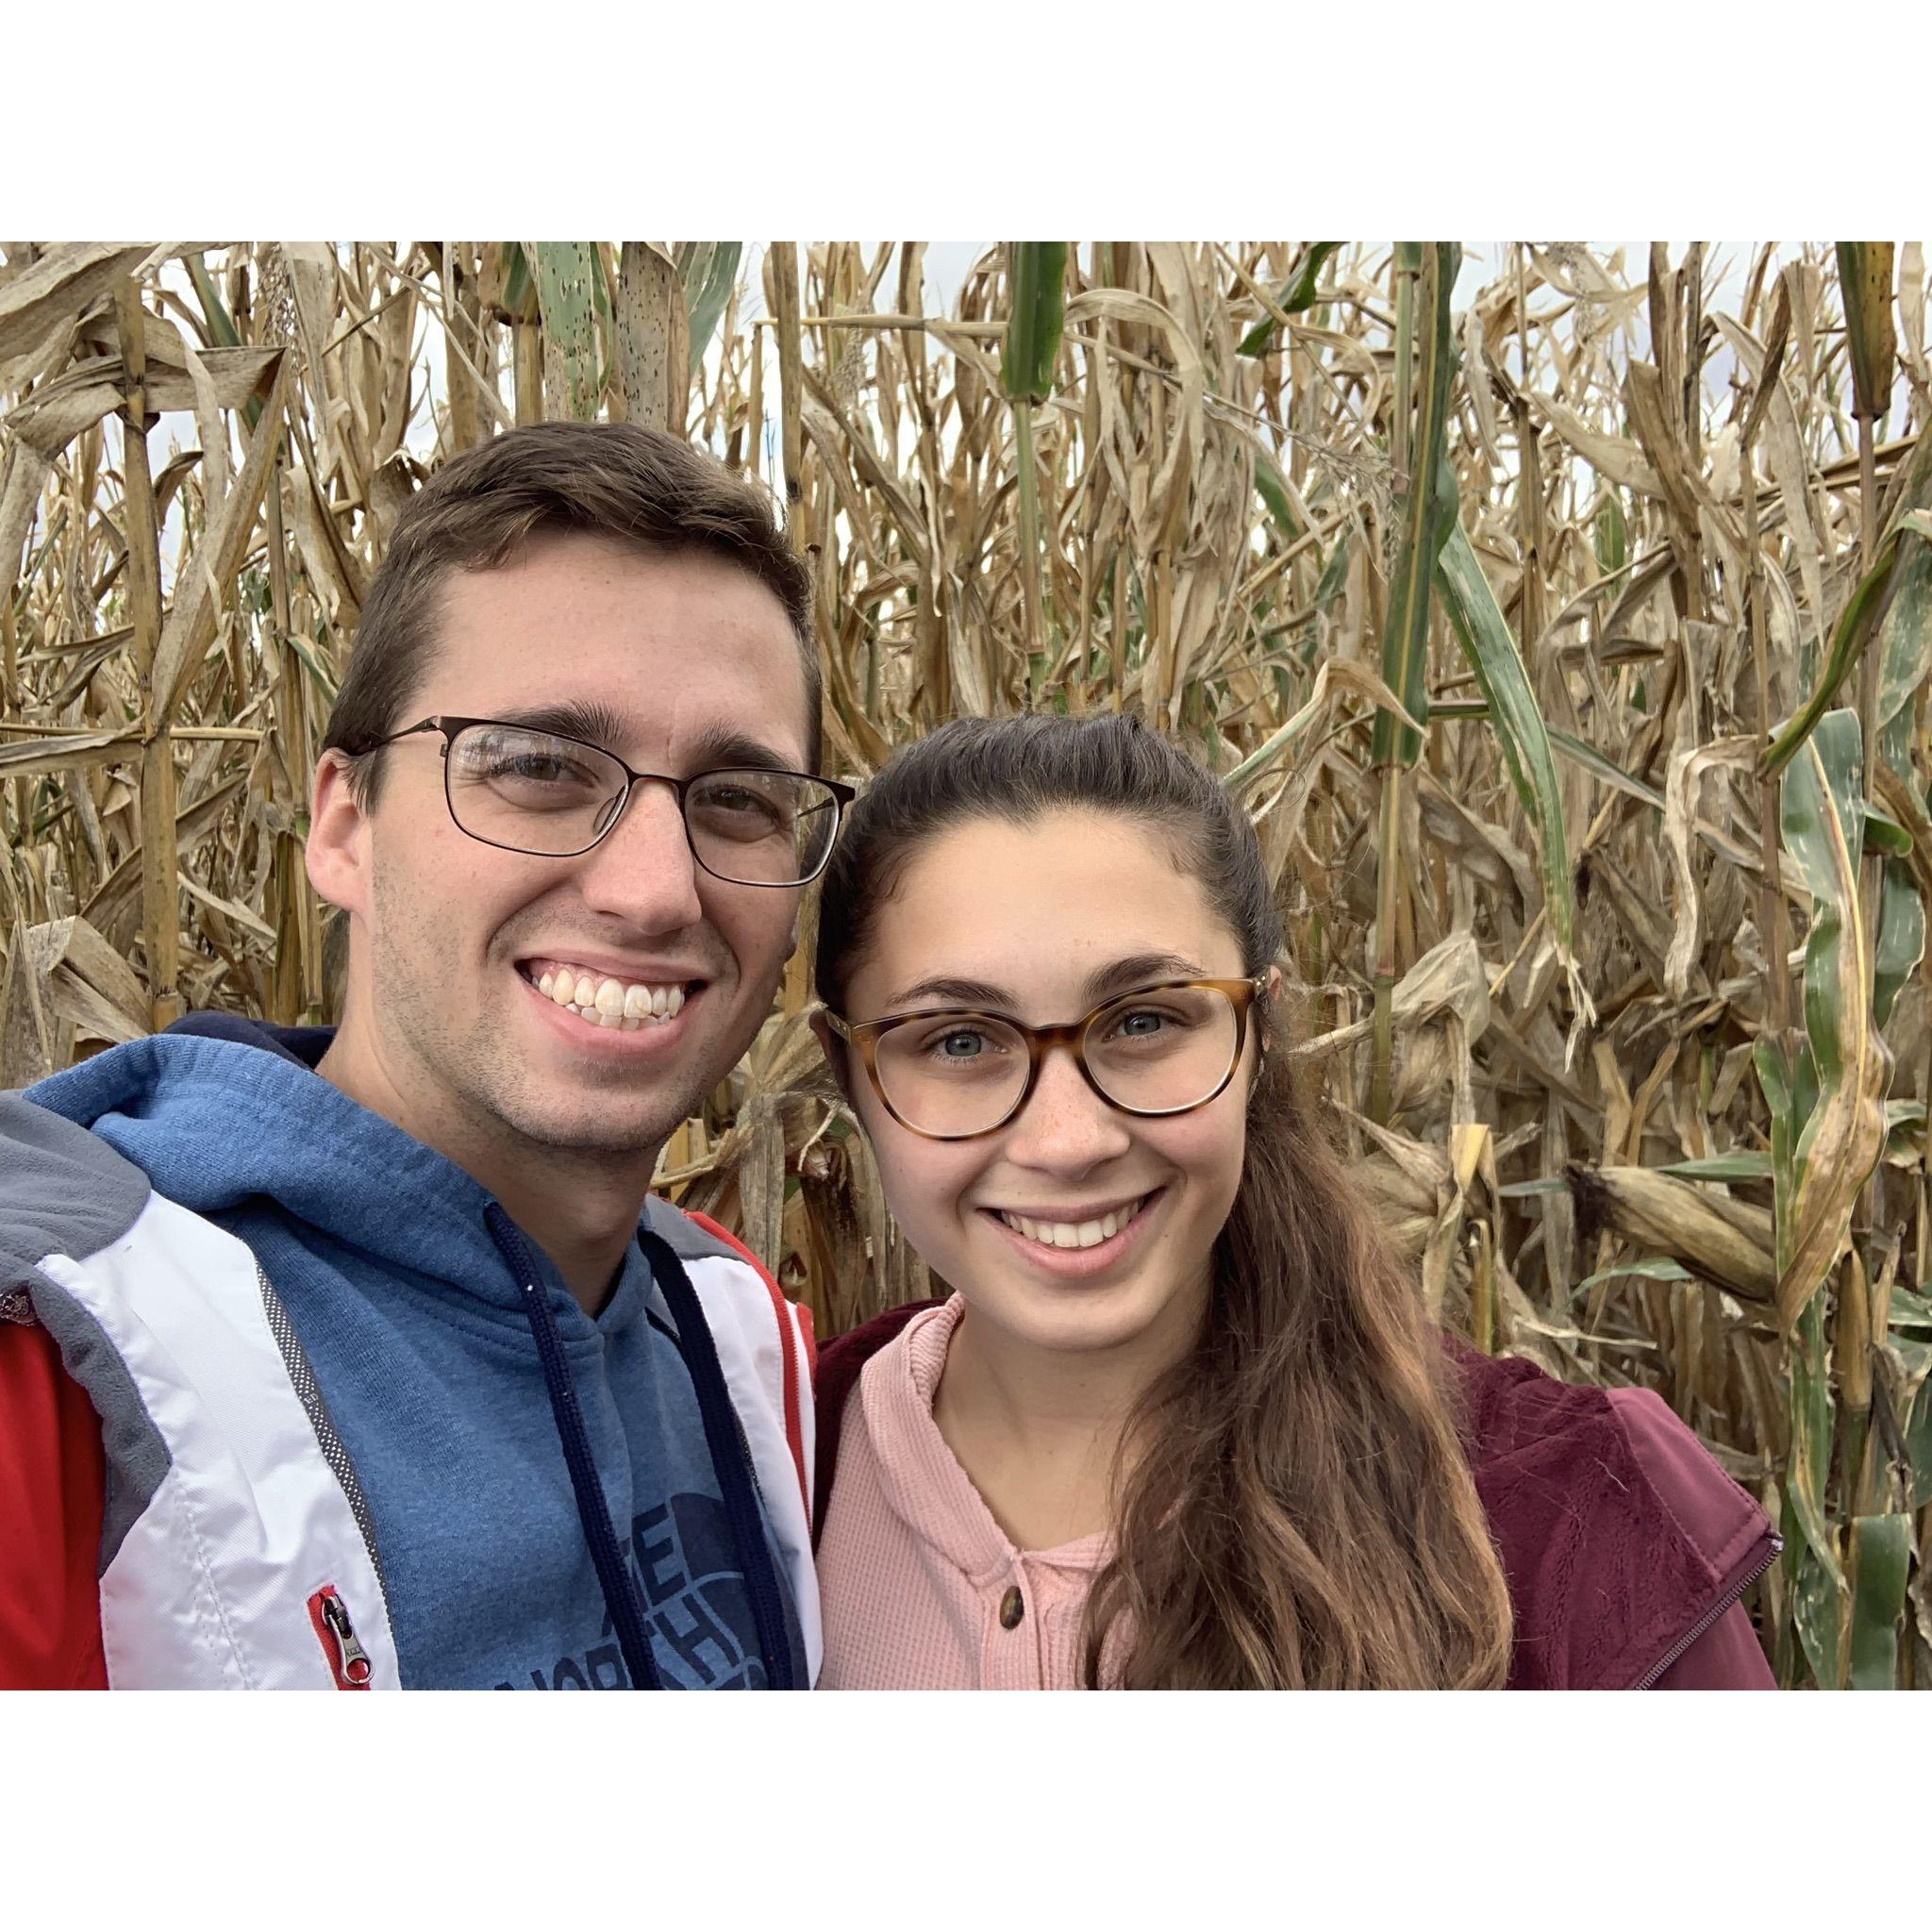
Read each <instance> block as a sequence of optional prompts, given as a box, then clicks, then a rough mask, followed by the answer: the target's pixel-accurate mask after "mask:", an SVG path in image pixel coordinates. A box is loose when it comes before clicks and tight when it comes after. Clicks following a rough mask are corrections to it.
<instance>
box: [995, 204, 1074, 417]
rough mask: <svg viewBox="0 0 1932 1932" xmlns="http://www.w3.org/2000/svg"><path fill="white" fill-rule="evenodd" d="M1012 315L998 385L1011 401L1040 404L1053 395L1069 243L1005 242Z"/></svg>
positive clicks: (1008, 320) (1062, 323)
mask: <svg viewBox="0 0 1932 1932" xmlns="http://www.w3.org/2000/svg"><path fill="white" fill-rule="evenodd" d="M1007 247H1008V260H1009V263H1010V268H1009V271H1008V273H1009V275H1010V277H1011V281H1010V298H1009V299H1010V300H1011V303H1012V308H1011V312H1010V313H1009V314H1008V318H1007V339H1006V349H1005V353H1004V354H1003V355H1002V356H1001V358H1000V381H1001V383H1002V384H1003V385H1004V386H1005V388H1006V391H1007V394H1008V396H1009V397H1010V398H1011V399H1012V400H1013V401H1014V402H1022V401H1024V402H1033V403H1043V402H1045V400H1046V399H1047V397H1048V396H1050V395H1052V393H1053V372H1054V365H1055V364H1056V363H1057V362H1058V360H1059V354H1060V331H1061V329H1062V328H1063V326H1064V325H1065V323H1066V311H1067V244H1066V243H1065V242H1008V243H1007Z"/></svg>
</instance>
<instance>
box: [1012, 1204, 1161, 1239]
mask: <svg viewBox="0 0 1932 1932" xmlns="http://www.w3.org/2000/svg"><path fill="white" fill-rule="evenodd" d="M1146 1204H1147V1197H1146V1195H1144V1194H1142V1195H1141V1198H1140V1200H1138V1201H1130V1202H1128V1204H1127V1205H1126V1206H1125V1207H1124V1208H1115V1209H1114V1210H1113V1212H1112V1213H1111V1214H1103V1215H1102V1216H1101V1217H1100V1219H1099V1220H1098V1221H1034V1220H1031V1219H1029V1218H1028V1217H1027V1216H1026V1215H1024V1214H1008V1213H1007V1212H1006V1210H1005V1209H1004V1208H1002V1209H1000V1210H999V1216H1000V1219H1001V1220H1002V1221H1004V1222H1005V1223H1006V1224H1007V1225H1008V1227H1010V1228H1012V1229H1013V1230H1014V1231H1015V1232H1016V1233H1018V1234H1024V1236H1025V1237H1026V1239H1027V1240H1028V1241H1038V1242H1039V1243H1040V1244H1041V1247H1046V1248H1097V1247H1098V1246H1099V1245H1100V1243H1101V1242H1102V1241H1111V1240H1112V1239H1113V1238H1114V1236H1115V1235H1117V1234H1118V1233H1120V1231H1121V1229H1122V1228H1124V1226H1126V1224H1127V1223H1128V1222H1130V1221H1131V1220H1133V1218H1134V1216H1135V1215H1137V1214H1138V1213H1140V1211H1141V1208H1143V1207H1145V1206H1146Z"/></svg>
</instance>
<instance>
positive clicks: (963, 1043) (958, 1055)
mask: <svg viewBox="0 0 1932 1932" xmlns="http://www.w3.org/2000/svg"><path fill="white" fill-rule="evenodd" d="M938 1045H939V1050H940V1055H941V1058H944V1059H949V1060H967V1059H974V1058H977V1056H978V1054H979V1052H980V1050H981V1049H982V1048H983V1047H984V1046H985V1045H986V1041H985V1040H984V1039H983V1038H982V1037H981V1036H980V1035H979V1034H977V1033H946V1034H942V1035H941V1037H940V1040H939V1041H938Z"/></svg>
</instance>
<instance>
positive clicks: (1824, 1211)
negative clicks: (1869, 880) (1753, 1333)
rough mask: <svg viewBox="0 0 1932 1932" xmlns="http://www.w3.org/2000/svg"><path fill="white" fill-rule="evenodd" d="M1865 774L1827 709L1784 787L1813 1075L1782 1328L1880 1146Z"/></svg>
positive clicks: (1820, 1279)
mask: <svg viewBox="0 0 1932 1932" xmlns="http://www.w3.org/2000/svg"><path fill="white" fill-rule="evenodd" d="M1863 778H1864V767H1863V759H1862V758H1861V756H1860V748H1859V738H1858V720H1857V715H1856V714H1855V713H1853V712H1851V711H1833V712H1830V713H1829V714H1827V715H1826V716H1825V717H1824V718H1823V719H1822V720H1821V721H1820V722H1819V724H1818V726H1817V729H1816V731H1815V733H1814V734H1813V735H1812V736H1811V737H1810V739H1809V740H1808V741H1807V743H1806V745H1805V747H1804V756H1803V757H1801V758H1798V759H1797V760H1796V761H1795V762H1794V763H1793V764H1792V767H1791V769H1790V773H1789V774H1788V775H1787V777H1786V779H1785V783H1784V786H1783V788H1782V804H1783V820H1784V824H1783V830H1784V841H1785V844H1786V846H1787V847H1788V849H1789V850H1790V854H1791V857H1792V858H1793V859H1794V860H1795V861H1796V864H1797V867H1798V870H1799V871H1800V873H1801V874H1803V875H1804V879H1805V883H1806V885H1807V887H1808V888H1809V889H1810V891H1811V897H1812V908H1811V930H1810V933H1809V935H1808V937H1807V941H1806V944H1805V1041H1806V1046H1807V1050H1808V1052H1809V1054H1810V1056H1811V1060H1812V1065H1813V1068H1814V1070H1815V1077H1816V1082H1817V1101H1816V1104H1815V1105H1813V1106H1811V1107H1810V1108H1808V1109H1807V1115H1806V1116H1804V1117H1801V1124H1800V1125H1799V1128H1798V1141H1797V1146H1796V1149H1795V1152H1794V1157H1793V1164H1794V1167H1795V1181H1796V1189H1795V1200H1794V1202H1793V1204H1792V1207H1791V1214H1792V1223H1791V1241H1790V1257H1789V1258H1788V1259H1785V1258H1784V1257H1781V1259H1780V1270H1779V1278H1778V1313H1779V1316H1780V1319H1781V1320H1782V1321H1783V1322H1784V1324H1785V1325H1786V1327H1787V1328H1788V1329H1789V1328H1790V1326H1791V1325H1792V1324H1793V1322H1794V1320H1795V1318H1796V1315H1797V1312H1798V1310H1799V1308H1800V1307H1803V1306H1804V1305H1805V1304H1806V1303H1807V1301H1809V1299H1810V1298H1811V1297H1812V1296H1813V1295H1815V1294H1816V1293H1817V1291H1818V1290H1819V1289H1820V1287H1822V1286H1823V1284H1824V1276H1825V1274H1826V1273H1827V1272H1828V1271H1829V1269H1830V1267H1831V1265H1832V1263H1833V1262H1834V1261H1835V1260H1836V1258H1837V1257H1838V1252H1839V1247H1840V1242H1841V1241H1842V1240H1843V1237H1844V1230H1845V1225H1846V1223H1847V1221H1848V1220H1849V1217H1850V1214H1851V1210H1852V1202H1853V1200H1854V1199H1855V1197H1856V1196H1857V1191H1858V1189H1859V1187H1860V1186H1861V1185H1862V1184H1863V1181H1864V1178H1865V1176H1866V1174H1869V1173H1870V1172H1871V1170H1872V1168H1873V1166H1874V1165H1875V1164H1876V1162H1877V1160H1878V1158H1879V1157H1880V1155H1881V1153H1882V1152H1883V1149H1884V1141H1885V1113H1884V1107H1883V1101H1884V1089H1885V1082H1886V1078H1887V1074H1888V1072H1889V1056H1888V1055H1887V1053H1886V1049H1885V1046H1884V1042H1883V1041H1880V1040H1879V1039H1878V1038H1877V1035H1876V1032H1875V1030H1874V1025H1873V1022H1872V1004H1871V1002H1872V990H1873V989H1872V979H1871V974H1872V961H1871V958H1870V954H1869V950H1868V947H1867V944H1866V942H1865V940H1864V935H1863V932H1862V929H1861V926H1860V923H1859V913H1858V881H1857V865H1856V862H1855V860H1854V858H1853V857H1852V855H1853V854H1854V853H1856V852H1857V851H1858V850H1859V848H1860V844H1861V842H1862V833H1863V813H1864V804H1865V801H1864V789H1863ZM1779 1212H1780V1214H1781V1215H1782V1213H1783V1212H1784V1209H1783V1208H1782V1206H1780V1209H1779Z"/></svg>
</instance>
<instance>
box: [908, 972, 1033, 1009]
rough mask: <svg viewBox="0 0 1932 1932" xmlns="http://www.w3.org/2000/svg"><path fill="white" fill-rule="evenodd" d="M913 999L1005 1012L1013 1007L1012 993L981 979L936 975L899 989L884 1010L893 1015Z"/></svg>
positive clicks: (950, 1005)
mask: <svg viewBox="0 0 1932 1932" xmlns="http://www.w3.org/2000/svg"><path fill="white" fill-rule="evenodd" d="M913 1000H937V1001H940V1002H941V1003H942V1004H943V1005H945V1006H949V1007H1005V1008H1008V1009H1010V1008H1012V1007H1013V1005H1014V1004H1015V1002H1014V999H1013V996H1012V994H1011V993H1009V992H1008V991H1007V990H1006V988H1005V987H1001V986H994V985H992V984H991V982H989V981H987V980H984V979H947V978H945V977H944V976H943V975H939V974H936V975H935V976H934V977H932V978H930V979H919V980H915V981H914V982H913V983H912V984H911V985H910V986H908V987H902V988H901V989H900V990H899V991H897V992H895V993H894V994H893V995H892V996H891V999H889V1000H888V1001H887V1002H886V1011H887V1012H889V1013H891V1012H896V1011H897V1010H898V1009H899V1008H901V1007H904V1006H907V1005H908V1004H909V1003H910V1002H912V1001H913Z"/></svg>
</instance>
